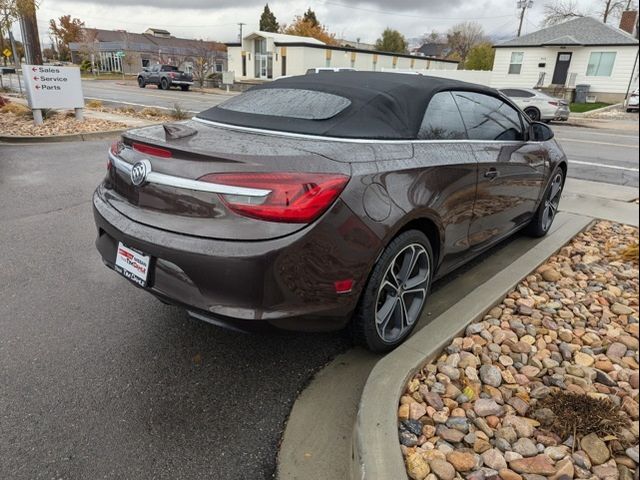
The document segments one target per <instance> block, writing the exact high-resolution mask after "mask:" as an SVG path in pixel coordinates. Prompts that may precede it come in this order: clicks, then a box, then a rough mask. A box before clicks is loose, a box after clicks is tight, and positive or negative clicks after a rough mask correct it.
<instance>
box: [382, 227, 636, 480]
mask: <svg viewBox="0 0 640 480" xmlns="http://www.w3.org/2000/svg"><path fill="white" fill-rule="evenodd" d="M637 245H638V229H636V228H633V227H629V226H624V225H620V224H615V223H610V222H604V221H600V222H597V223H596V224H594V225H593V226H592V227H591V228H590V229H588V230H587V231H585V232H583V233H581V234H579V235H577V236H576V237H575V238H574V239H573V240H572V241H571V242H570V243H568V244H567V245H566V246H564V247H563V248H562V249H561V250H560V251H559V252H558V253H557V254H556V255H554V256H552V257H551V258H550V259H549V260H548V261H547V262H546V263H545V264H544V265H542V266H541V267H539V268H538V269H537V270H536V271H535V272H534V273H533V274H531V275H529V276H528V277H526V279H524V280H523V281H522V282H520V283H519V284H518V285H517V286H516V287H515V288H514V289H513V290H512V291H511V292H510V293H509V294H508V295H507V297H506V298H505V299H504V300H503V302H502V303H501V304H500V305H497V306H496V307H494V308H493V309H492V310H490V311H489V312H488V314H487V315H485V317H484V319H483V320H482V321H479V322H477V323H473V324H471V325H469V326H468V328H467V329H466V331H465V334H464V336H462V337H458V338H455V339H454V340H453V341H452V342H451V343H450V345H449V346H448V347H447V348H445V350H444V351H443V352H442V353H441V355H440V357H439V358H437V360H435V361H434V362H432V363H429V364H426V365H424V366H423V368H422V369H421V370H420V371H419V372H418V373H416V374H415V375H414V376H413V378H411V380H410V381H409V382H408V384H407V386H406V390H405V392H404V394H403V396H402V397H401V398H400V405H399V408H398V431H399V441H400V448H401V450H402V454H403V456H404V459H405V463H406V467H407V474H408V475H409V477H410V478H412V479H414V480H424V479H427V480H437V479H440V480H453V479H455V478H465V479H469V480H490V479H496V480H499V479H502V480H523V479H524V480H545V479H549V480H571V479H573V478H578V479H589V480H592V479H593V480H633V479H636V480H637V479H638V470H639V469H638V429H639V426H638V247H637ZM392 448H394V447H392Z"/></svg>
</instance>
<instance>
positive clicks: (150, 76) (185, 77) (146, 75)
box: [138, 65, 193, 91]
mask: <svg viewBox="0 0 640 480" xmlns="http://www.w3.org/2000/svg"><path fill="white" fill-rule="evenodd" d="M147 85H157V86H158V88H161V89H162V90H168V89H169V88H171V87H180V88H181V89H182V90H184V91H187V90H189V88H190V87H191V85H193V76H191V75H190V74H188V73H184V72H183V71H181V70H178V67H174V66H173V65H153V66H152V67H149V68H145V69H144V70H143V71H142V72H140V73H139V74H138V86H139V87H140V88H144V87H146V86H147Z"/></svg>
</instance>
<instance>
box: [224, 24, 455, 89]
mask: <svg viewBox="0 0 640 480" xmlns="http://www.w3.org/2000/svg"><path fill="white" fill-rule="evenodd" d="M227 54H228V65H229V71H233V72H234V73H235V79H236V81H252V80H273V79H276V78H279V77H284V76H291V75H303V74H304V73H306V72H307V70H309V69H312V68H354V69H356V70H360V71H383V70H384V71H389V70H395V69H397V70H412V71H417V72H420V71H425V72H426V71H428V70H455V69H457V68H458V62H455V61H452V60H441V59H435V58H426V57H418V56H413V55H406V54H399V53H390V52H379V51H372V50H365V49H357V48H349V47H339V46H334V45H327V44H325V43H324V42H321V41H320V40H316V39H315V38H310V37H299V36H295V35H285V34H281V33H271V32H261V31H256V32H252V33H250V34H248V35H246V36H245V37H244V38H243V39H242V43H227Z"/></svg>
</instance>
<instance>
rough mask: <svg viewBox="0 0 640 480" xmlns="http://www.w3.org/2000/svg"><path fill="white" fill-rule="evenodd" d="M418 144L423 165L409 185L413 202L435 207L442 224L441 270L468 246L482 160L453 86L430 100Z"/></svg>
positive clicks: (422, 210)
mask: <svg viewBox="0 0 640 480" xmlns="http://www.w3.org/2000/svg"><path fill="white" fill-rule="evenodd" d="M417 137H418V141H416V142H415V144H414V155H415V158H416V160H417V163H418V165H419V171H417V172H416V174H415V175H413V176H412V177H413V178H415V182H414V183H413V184H411V185H410V186H409V187H408V189H407V192H408V197H409V199H410V200H409V201H410V203H411V205H410V208H411V210H412V211H413V212H419V213H417V214H418V215H420V216H423V215H424V214H426V215H427V216H428V215H429V213H433V214H434V215H435V216H436V217H437V218H439V220H440V223H441V225H442V229H443V230H444V235H443V239H444V242H443V245H442V251H441V255H440V259H441V264H440V268H439V273H440V274H443V273H445V272H447V271H449V270H451V269H452V268H454V267H455V265H456V264H458V263H460V262H461V261H462V260H463V258H464V256H465V254H466V253H467V252H468V250H469V241H468V235H469V225H470V223H471V219H472V215H473V204H474V202H475V199H476V182H477V177H478V162H477V160H476V158H475V156H474V154H473V151H472V149H471V147H470V146H469V144H468V142H467V132H466V128H465V126H464V122H463V121H462V117H461V116H460V111H459V110H458V107H457V105H456V102H455V100H454V98H453V95H452V94H451V92H440V93H437V94H435V95H434V96H433V97H432V98H431V100H430V101H429V105H428V106H427V108H426V110H425V113H424V117H423V120H422V123H421V125H420V129H419V131H418V136H417Z"/></svg>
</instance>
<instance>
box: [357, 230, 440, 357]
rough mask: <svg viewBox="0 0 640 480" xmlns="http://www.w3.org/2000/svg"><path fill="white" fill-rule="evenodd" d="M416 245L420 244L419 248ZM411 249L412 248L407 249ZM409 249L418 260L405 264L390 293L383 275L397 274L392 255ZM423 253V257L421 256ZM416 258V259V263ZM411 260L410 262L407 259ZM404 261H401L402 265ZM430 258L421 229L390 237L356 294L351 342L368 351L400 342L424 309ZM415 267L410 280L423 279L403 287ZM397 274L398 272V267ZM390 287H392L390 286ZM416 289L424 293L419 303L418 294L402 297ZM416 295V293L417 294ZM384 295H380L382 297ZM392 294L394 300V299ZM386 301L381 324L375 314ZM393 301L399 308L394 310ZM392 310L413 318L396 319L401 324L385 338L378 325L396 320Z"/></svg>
mask: <svg viewBox="0 0 640 480" xmlns="http://www.w3.org/2000/svg"><path fill="white" fill-rule="evenodd" d="M419 247H422V249H421V248H419ZM410 249H413V250H410ZM409 251H411V252H415V253H416V255H417V257H416V258H418V259H419V260H417V261H416V263H415V264H414V268H413V269H412V268H409V269H408V270H409V271H408V272H407V275H406V278H405V280H404V283H403V285H401V287H400V288H397V289H395V293H394V294H390V293H389V292H388V291H387V290H385V289H386V288H388V287H385V285H390V283H389V282H388V281H386V279H387V278H388V276H389V275H392V276H393V278H396V280H397V277H396V275H395V274H394V273H393V270H394V268H395V266H397V264H396V263H395V261H396V259H397V258H399V257H400V255H406V254H410V253H408V252H409ZM424 255H426V258H425V257H424ZM424 261H426V262H427V263H426V266H427V270H426V271H423V263H422V262H424ZM418 262H420V263H418ZM409 263H411V262H409ZM404 265H405V264H404V263H403V264H402V265H401V266H402V267H404ZM434 265H435V264H434V259H433V249H432V248H431V243H430V242H429V239H428V238H427V237H426V235H425V234H424V233H422V232H421V231H419V230H408V231H406V232H403V233H401V234H400V235H398V236H397V237H396V238H394V239H393V240H392V241H391V243H389V245H387V248H385V250H384V252H383V253H382V255H381V256H380V258H379V259H378V261H377V263H376V264H375V265H374V267H373V271H372V272H371V275H370V277H369V280H368V281H367V284H366V285H365V288H364V290H363V292H362V295H361V297H360V302H359V304H358V307H357V309H356V312H355V314H354V316H353V319H352V332H353V339H354V342H355V343H357V344H359V345H362V346H364V347H366V348H367V349H369V350H370V351H372V352H378V353H380V352H388V351H390V350H393V349H394V348H396V347H397V346H398V345H400V344H401V343H402V342H403V341H404V340H405V339H406V338H407V337H408V336H409V335H410V334H411V332H412V331H413V329H414V328H415V326H416V324H417V323H418V321H419V319H420V315H421V314H422V311H423V309H424V306H425V305H426V303H427V300H428V296H429V290H430V287H431V280H432V278H433V269H434ZM415 268H418V269H419V270H418V272H417V275H416V277H415V278H414V281H417V280H416V279H418V277H419V276H420V275H422V276H424V278H425V279H426V280H425V282H424V283H420V284H419V287H420V288H417V286H418V285H417V286H416V287H415V288H413V289H412V290H411V289H408V290H406V291H405V290H404V287H405V286H407V283H408V281H407V280H411V277H410V275H411V274H412V272H414V271H416V270H415ZM399 270H400V271H399V272H398V274H399V276H400V274H402V268H400V269H399ZM393 288H394V287H392V289H393ZM418 290H420V291H422V290H424V296H423V298H422V300H421V304H415V303H414V302H416V301H418V297H417V296H416V297H414V298H413V300H411V297H409V300H405V298H406V297H405V295H416V293H415V292H418ZM418 295H419V294H418ZM382 297H384V298H382ZM394 298H395V300H394ZM407 301H411V304H410V305H409V307H407V305H408V304H407ZM387 304H393V306H392V307H391V308H387V309H386V310H387V311H388V312H389V314H388V315H387V317H388V318H389V320H388V321H387V322H380V323H384V325H378V323H379V322H378V321H377V318H378V314H379V313H380V312H381V311H382V310H384V309H385V308H384V307H385V306H386V305H387ZM396 305H398V308H399V309H400V310H396ZM396 312H399V314H400V316H402V317H403V318H407V317H404V315H405V314H406V315H407V316H409V314H410V316H411V318H412V319H413V320H412V321H411V322H410V323H409V321H407V322H403V321H402V320H400V322H401V324H403V325H404V323H406V325H405V326H403V327H402V328H400V329H397V330H395V332H396V334H395V336H394V335H392V334H391V333H392V332H393V331H394V329H391V331H390V332H388V333H389V335H387V337H388V338H386V339H385V338H383V335H381V334H380V331H379V330H380V329H382V330H383V332H384V330H385V329H386V328H387V327H388V326H389V324H396V322H397V319H396V317H398V315H397V314H396Z"/></svg>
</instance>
